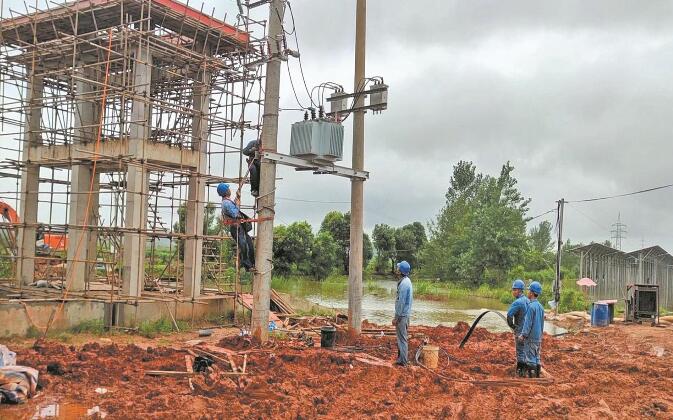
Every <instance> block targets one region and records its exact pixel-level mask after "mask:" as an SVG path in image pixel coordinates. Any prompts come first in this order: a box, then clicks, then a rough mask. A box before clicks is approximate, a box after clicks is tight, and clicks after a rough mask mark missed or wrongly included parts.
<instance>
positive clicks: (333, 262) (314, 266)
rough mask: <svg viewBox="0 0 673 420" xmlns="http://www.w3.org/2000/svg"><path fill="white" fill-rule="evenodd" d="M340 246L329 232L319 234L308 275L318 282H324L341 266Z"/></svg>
mask: <svg viewBox="0 0 673 420" xmlns="http://www.w3.org/2000/svg"><path fill="white" fill-rule="evenodd" d="M339 252H340V245H339V243H338V242H337V241H335V240H334V238H332V235H330V234H329V233H328V232H319V233H318V234H317V235H316V237H315V239H314V241H313V249H312V252H311V264H309V266H308V274H309V275H311V276H312V277H314V278H315V279H316V280H323V279H325V278H327V276H329V275H330V273H332V271H334V269H335V268H336V267H337V266H338V265H339V263H340V259H339Z"/></svg>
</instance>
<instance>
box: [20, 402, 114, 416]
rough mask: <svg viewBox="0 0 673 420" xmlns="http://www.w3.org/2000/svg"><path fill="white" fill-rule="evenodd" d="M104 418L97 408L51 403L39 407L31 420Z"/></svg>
mask: <svg viewBox="0 0 673 420" xmlns="http://www.w3.org/2000/svg"><path fill="white" fill-rule="evenodd" d="M106 416H107V413H105V412H104V411H101V410H100V408H99V407H98V406H95V407H93V408H89V407H86V406H84V405H82V404H76V403H52V404H46V405H42V406H39V407H38V408H37V410H36V411H35V414H34V415H33V417H31V419H32V420H39V419H90V418H93V419H104V418H105V417H106Z"/></svg>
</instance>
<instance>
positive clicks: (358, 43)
mask: <svg viewBox="0 0 673 420" xmlns="http://www.w3.org/2000/svg"><path fill="white" fill-rule="evenodd" d="M366 35H367V0H357V5H356V13H355V77H354V82H353V91H354V92H355V93H358V91H359V90H364V86H365V44H366V42H365V40H366V37H367V36H366ZM364 104H365V97H364V95H360V96H359V97H358V99H357V101H356V102H355V106H356V107H360V106H364ZM364 163H365V112H364V111H355V112H354V113H353V169H354V170H356V171H361V170H363V169H364ZM350 220H351V225H350V248H349V254H348V330H349V332H350V333H351V334H353V335H355V334H357V335H359V334H360V332H361V331H362V270H363V267H362V264H363V261H362V259H363V257H362V254H363V252H364V250H363V243H362V240H363V235H364V230H363V229H364V227H363V226H364V180H363V179H358V178H352V179H351V219H350Z"/></svg>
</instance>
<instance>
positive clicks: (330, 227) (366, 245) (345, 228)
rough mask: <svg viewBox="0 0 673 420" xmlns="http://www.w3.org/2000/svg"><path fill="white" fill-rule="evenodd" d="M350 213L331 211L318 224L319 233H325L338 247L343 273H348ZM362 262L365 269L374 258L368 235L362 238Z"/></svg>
mask: <svg viewBox="0 0 673 420" xmlns="http://www.w3.org/2000/svg"><path fill="white" fill-rule="evenodd" d="M350 225H351V215H350V213H341V212H340V211H331V212H329V213H327V214H326V215H325V218H324V219H323V221H322V223H321V224H320V231H319V232H327V233H329V234H330V235H331V236H332V238H333V239H334V240H335V241H336V243H337V244H338V245H339V254H338V255H339V261H340V262H341V266H342V267H343V272H344V273H346V274H347V273H348V255H349V250H350V236H351V235H350V229H351V228H350ZM362 241H363V242H362V247H363V249H362V261H363V265H364V266H365V267H366V266H367V264H368V263H369V261H370V260H371V259H372V257H373V256H374V248H373V247H372V243H371V240H370V239H369V235H367V234H366V233H365V234H363V236H362Z"/></svg>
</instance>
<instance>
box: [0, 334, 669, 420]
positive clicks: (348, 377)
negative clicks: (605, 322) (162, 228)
mask: <svg viewBox="0 0 673 420" xmlns="http://www.w3.org/2000/svg"><path fill="white" fill-rule="evenodd" d="M466 330H467V325H466V324H464V323H461V324H459V325H457V326H456V327H454V328H448V327H435V328H428V327H415V328H413V330H412V331H413V334H414V338H412V340H411V346H410V347H411V349H412V355H413V352H415V349H416V348H417V347H418V345H419V343H420V339H421V338H420V337H422V336H423V335H425V336H427V337H428V338H429V339H430V341H431V342H432V343H433V344H436V345H438V346H440V348H441V349H443V350H444V351H445V352H444V351H443V352H442V355H441V356H440V363H439V367H438V368H437V369H436V370H435V372H436V373H437V374H439V375H441V377H440V376H438V375H437V374H435V373H433V372H430V371H428V370H426V369H424V368H421V367H418V366H416V367H407V368H399V367H389V366H377V365H372V364H367V363H365V362H363V361H362V359H363V358H364V359H366V360H373V361H374V362H373V363H378V362H377V359H374V358H368V356H366V355H370V356H374V357H375V358H378V359H383V360H385V361H387V362H390V361H393V360H394V359H395V356H396V347H395V342H394V340H395V339H394V336H383V337H380V336H379V337H365V338H362V339H359V340H356V341H353V340H349V339H348V338H347V337H346V336H345V335H339V338H338V340H337V344H338V347H337V349H338V351H334V350H327V349H320V348H307V347H304V344H303V342H302V341H287V340H280V339H276V340H275V341H274V342H272V344H271V345H269V346H265V347H261V348H260V347H254V346H253V347H250V346H249V344H248V343H247V342H246V341H245V340H241V339H240V338H238V337H232V338H224V339H218V340H219V342H218V343H217V345H219V346H221V347H222V348H227V349H229V350H230V351H232V352H235V354H234V356H233V360H234V363H235V364H236V365H237V366H238V367H241V366H242V364H243V359H244V356H243V354H244V353H246V352H247V353H248V356H247V366H246V372H247V373H248V375H238V376H233V375H229V374H226V373H220V372H231V368H230V367H229V366H228V363H223V362H219V361H216V362H215V363H216V366H217V367H216V370H215V372H214V373H213V374H212V375H209V376H204V375H198V376H195V377H194V378H193V379H192V384H193V387H194V390H192V389H190V386H189V382H188V379H186V378H174V377H150V376H146V375H145V372H146V371H148V370H167V371H185V370H186V367H185V355H186V354H188V353H187V352H186V350H185V349H186V348H188V347H187V346H186V345H185V344H184V342H183V341H180V342H175V343H173V347H175V348H169V347H153V346H152V343H151V342H150V343H147V342H144V343H143V346H142V347H140V346H136V345H133V344H131V345H118V344H115V343H112V344H109V343H108V344H105V343H103V344H101V343H88V344H84V345H72V346H70V345H63V344H58V343H54V342H48V343H46V344H44V345H43V346H41V347H38V348H31V347H25V348H16V345H15V350H17V353H18V362H19V363H20V364H24V365H28V366H33V367H36V368H38V369H39V371H40V375H41V376H40V384H41V385H42V390H41V392H40V394H39V395H38V396H37V397H36V398H33V399H31V400H30V401H29V402H28V403H26V404H23V405H20V406H2V407H0V418H2V419H5V418H31V417H32V416H33V415H34V414H35V413H36V412H37V411H38V410H39V409H40V407H42V408H44V407H45V406H48V405H49V404H52V403H58V404H60V407H61V408H62V410H61V412H62V413H76V414H74V415H73V414H70V416H76V415H79V414H83V413H85V412H86V409H87V408H92V407H94V406H98V407H99V408H100V410H101V411H103V412H105V413H106V414H107V417H106V418H130V417H133V418H152V417H155V418H171V417H172V418H176V416H177V418H234V417H235V418H292V419H300V418H315V417H331V418H346V417H351V418H362V417H363V416H371V417H377V418H437V417H439V418H468V419H473V418H474V419H491V418H503V419H505V418H578V419H579V418H581V419H587V418H643V417H657V418H673V368H672V366H673V365H672V362H673V357H672V352H673V331H672V330H671V329H666V330H664V329H659V328H653V327H645V326H638V325H611V326H610V327H608V328H601V329H598V328H593V329H583V330H582V331H580V332H578V333H575V334H572V335H567V336H563V337H557V338H552V337H549V336H545V338H544V343H543V353H542V354H543V364H544V367H545V368H546V370H547V371H548V372H549V374H550V375H551V376H553V379H554V382H553V384H549V383H538V382H525V383H514V384H509V385H504V386H503V384H507V382H508V380H509V378H511V377H512V374H513V368H512V358H513V339H512V335H511V334H506V333H491V332H488V331H486V330H483V329H479V330H477V331H476V332H475V334H474V335H473V336H472V339H471V340H470V342H469V343H468V344H467V346H466V347H465V348H464V349H459V348H458V343H459V342H460V340H461V338H462V337H463V335H464V334H465V332H466ZM181 339H182V337H181ZM211 345H215V343H212V344H211ZM192 349H193V347H192ZM192 351H194V350H192ZM218 355H219V357H220V358H221V359H222V360H225V359H227V356H226V355H224V353H218ZM447 355H448V357H447ZM48 365H51V368H50V369H49V370H50V371H51V373H48V372H47V367H48ZM483 380H486V381H493V380H500V381H501V382H495V383H494V382H487V383H483V382H480V381H483ZM519 381H520V380H519ZM96 388H105V390H106V391H107V392H106V393H104V394H99V393H97V392H96Z"/></svg>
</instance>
